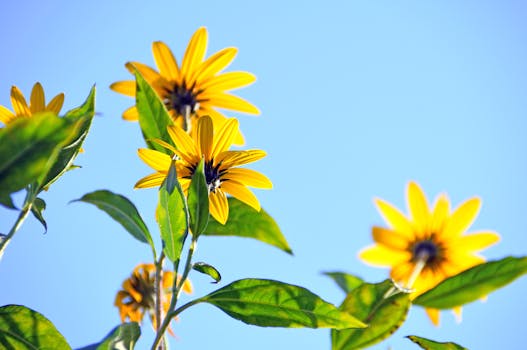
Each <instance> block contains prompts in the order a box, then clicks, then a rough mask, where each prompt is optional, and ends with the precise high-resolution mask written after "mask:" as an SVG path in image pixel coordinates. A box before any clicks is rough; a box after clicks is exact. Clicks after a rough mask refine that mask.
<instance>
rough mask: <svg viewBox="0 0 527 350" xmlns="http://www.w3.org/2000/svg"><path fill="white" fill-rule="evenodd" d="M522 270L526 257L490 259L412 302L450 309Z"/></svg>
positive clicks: (525, 267)
mask: <svg viewBox="0 0 527 350" xmlns="http://www.w3.org/2000/svg"><path fill="white" fill-rule="evenodd" d="M525 273H527V257H521V258H515V257H507V258H504V259H501V260H497V261H489V262H487V263H484V264H480V265H476V266H474V267H472V268H470V269H468V270H465V271H463V272H461V273H459V274H457V275H455V276H452V277H450V278H447V279H445V280H444V281H443V282H441V283H439V284H438V285H437V286H435V287H434V288H433V289H431V290H429V291H428V292H426V293H424V294H422V295H420V296H419V297H417V298H416V299H415V300H414V304H417V305H421V306H425V307H430V308H435V309H451V308H453V307H456V306H460V305H463V304H466V303H470V302H472V301H475V300H477V299H480V298H482V297H484V296H485V295H487V294H489V293H490V292H492V291H494V290H496V289H498V288H501V287H503V286H505V285H507V284H509V283H511V282H512V281H514V280H515V279H516V278H518V277H520V276H521V275H523V274H525Z"/></svg>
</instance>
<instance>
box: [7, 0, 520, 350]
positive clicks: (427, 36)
mask: <svg viewBox="0 0 527 350" xmlns="http://www.w3.org/2000/svg"><path fill="white" fill-rule="evenodd" d="M0 13H1V14H2V15H1V17H2V19H1V21H0V44H1V46H2V53H1V55H0V104H1V105H5V106H9V107H10V101H9V89H10V87H11V85H13V84H14V85H17V86H19V87H20V88H21V89H22V91H23V92H24V93H25V94H26V96H27V95H29V92H30V90H31V86H32V85H33V84H34V82H36V81H40V82H41V83H42V84H43V86H44V89H45V91H46V93H47V96H48V98H50V97H51V96H54V95H55V94H57V93H59V92H65V94H66V101H65V110H67V109H70V108H73V107H75V106H77V105H79V104H80V103H82V102H83V101H84V99H85V97H86V96H87V94H88V92H89V90H90V87H91V86H92V84H94V83H95V84H97V89H98V91H97V92H98V93H97V105H96V106H97V112H98V113H99V115H98V116H97V117H96V118H95V120H94V123H93V127H92V130H91V133H90V135H89V137H88V139H87V141H86V143H85V146H84V148H85V153H84V154H82V155H81V156H80V157H78V158H77V161H76V163H77V164H78V165H81V166H82V169H80V170H75V171H74V172H71V173H68V174H66V175H65V176H64V177H63V178H62V179H61V180H60V181H59V182H58V183H56V184H55V185H54V186H53V187H52V188H51V190H50V191H49V193H45V194H44V195H43V197H44V199H45V200H46V201H47V204H48V210H46V212H45V216H46V218H47V221H48V226H49V230H48V233H47V234H46V235H42V228H41V226H40V225H39V224H38V223H37V222H36V221H35V220H29V221H28V222H27V223H26V225H25V226H24V227H23V228H22V229H21V231H20V232H19V233H18V235H17V236H15V239H14V240H13V241H12V243H11V244H10V246H9V247H8V249H7V251H6V253H5V255H4V257H3V259H2V261H1V263H0V305H3V304H11V303H15V304H24V305H27V306H29V307H31V308H33V309H35V310H37V311H40V312H41V313H43V314H44V315H46V316H47V317H48V318H50V319H51V320H52V321H53V322H54V323H55V325H56V326H57V328H58V329H59V330H60V331H61V332H62V333H63V334H64V336H65V337H66V338H67V339H68V341H69V342H70V344H71V345H72V346H73V347H80V346H83V345H86V344H88V343H91V342H95V341H97V340H99V339H100V338H102V337H103V336H104V335H105V334H106V333H107V332H108V331H109V330H110V329H111V328H112V327H114V326H115V325H117V324H118V323H119V318H118V313H117V310H116V309H115V308H114V306H113V300H114V296H115V293H116V292H117V290H118V289H119V287H120V284H121V282H122V281H123V279H125V278H126V277H127V276H128V275H129V274H130V272H131V270H132V269H133V267H134V266H135V265H136V264H137V263H139V262H148V261H149V259H150V253H149V249H148V247H147V246H145V245H142V244H140V243H138V242H137V241H135V240H134V239H132V238H131V237H129V236H128V235H127V234H126V233H125V232H124V231H123V229H121V227H120V226H118V225H117V224H116V223H114V222H113V221H112V220H111V219H110V218H108V217H107V216H106V215H105V214H104V213H102V212H100V211H98V210H97V209H96V208H95V207H92V206H89V205H87V204H81V203H74V204H68V202H69V201H70V200H72V199H76V198H79V197H81V196H82V195H83V194H85V193H87V192H91V191H93V190H97V189H110V190H112V191H114V192H118V193H121V194H124V195H126V196H128V197H129V198H130V199H131V200H132V201H134V202H135V203H136V205H137V206H138V208H139V210H140V212H141V213H142V214H143V216H144V218H145V220H146V221H147V224H148V226H149V228H150V229H151V231H155V229H156V225H155V222H154V219H153V211H154V208H155V204H156V197H157V195H156V191H155V190H137V191H136V190H133V184H134V183H135V182H136V181H137V180H138V179H139V178H141V177H143V176H144V175H146V174H148V173H150V169H148V167H147V166H146V165H144V164H143V163H142V162H141V161H140V160H139V158H138V157H137V156H136V149H137V148H138V147H142V146H143V141H142V139H141V136H140V132H139V128H138V125H137V124H133V123H128V122H125V121H123V120H121V117H120V116H121V112H122V111H123V110H124V109H125V108H127V107H128V106H129V105H131V104H132V99H129V98H126V97H124V96H122V95H119V94H116V93H114V92H112V91H110V90H109V88H108V86H109V85H110V84H111V83H112V82H114V81H117V80H123V79H128V78H129V75H128V73H127V71H126V70H125V68H124V63H125V62H126V61H129V60H136V61H140V62H143V63H146V64H150V65H153V64H154V62H153V58H152V54H151V43H152V42H153V41H155V40H162V41H164V42H166V43H167V44H168V45H169V46H170V47H171V48H172V49H173V51H174V53H175V55H176V56H177V57H178V58H179V59H181V57H182V54H183V51H184V49H185V47H186V44H187V42H188V40H189V38H190V36H191V35H192V33H193V32H194V31H195V30H196V29H197V28H198V27H200V26H206V27H207V28H208V30H209V39H210V41H209V50H208V53H209V54H210V53H213V52H215V51H217V50H219V49H221V48H223V47H227V46H236V47H238V48H239V54H238V57H237V58H236V60H235V61H234V63H233V64H232V65H231V67H230V70H248V71H251V72H253V73H254V74H256V75H257V76H258V81H257V82H256V83H255V84H254V85H253V86H250V87H248V88H245V89H243V90H240V91H239V93H238V94H239V95H240V96H243V97H244V98H246V99H248V100H249V101H251V102H253V103H254V104H255V105H257V106H258V107H259V108H260V109H261V110H262V115H261V116H259V117H251V116H245V115H240V116H239V120H240V123H241V128H242V130H243V132H244V134H245V136H246V139H247V147H250V148H261V149H265V150H266V151H267V152H268V157H267V158H265V159H264V160H262V161H260V162H258V163H256V164H255V165H254V167H253V168H255V169H257V170H259V171H261V172H263V173H265V174H267V175H268V176H269V177H270V178H271V179H272V180H273V182H274V185H275V188H274V190H272V191H258V193H257V195H258V197H259V199H260V201H261V203H262V206H263V207H264V208H265V209H266V210H267V211H268V212H269V213H271V215H273V216H274V217H275V219H276V220H277V221H278V223H279V224H280V226H281V228H282V230H283V232H284V234H285V236H286V237H287V239H288V241H289V243H290V245H291V246H292V248H293V250H294V252H295V256H294V257H291V256H289V255H287V254H284V253H282V252H281V251H279V250H277V249H275V248H272V247H269V246H266V245H263V244H261V243H259V242H256V241H250V240H243V239H237V238H207V237H204V238H203V239H201V241H200V244H199V247H198V251H197V257H196V258H197V259H198V260H202V261H206V262H209V263H211V264H213V265H215V266H216V267H217V268H218V269H219V270H220V271H221V272H222V275H223V278H224V279H223V282H222V283H223V285H225V284H227V283H229V282H231V281H234V280H236V279H239V278H243V277H260V278H274V279H279V280H282V281H286V282H290V283H294V284H299V285H302V286H305V287H308V288H309V289H311V290H312V291H314V292H316V293H317V294H319V295H321V296H322V297H323V298H325V299H326V300H328V301H331V302H333V303H336V304H338V303H340V302H341V301H342V300H343V298H344V295H343V294H342V293H341V292H340V290H339V289H338V288H337V287H336V286H335V285H334V284H333V282H332V281H330V280H328V279H327V278H325V277H324V276H322V275H321V274H320V272H321V271H327V270H341V271H347V272H350V273H354V274H357V275H359V276H362V277H363V278H365V279H367V280H369V281H380V280H382V279H384V278H385V277H386V276H387V270H383V269H375V268H371V267H368V266H366V265H364V264H363V263H361V262H360V261H359V260H358V259H357V252H358V251H359V250H360V249H361V248H362V247H364V246H366V245H369V244H370V243H371V242H372V241H371V236H370V228H371V226H372V225H379V224H382V220H381V217H380V216H379V215H378V213H377V212H376V210H375V208H374V206H373V204H372V198H373V197H374V196H379V197H382V198H384V199H386V200H388V201H390V202H392V203H394V204H395V205H397V206H398V207H400V208H404V205H405V203H404V188H405V185H406V183H407V181H409V180H416V181H417V182H419V183H420V184H421V185H422V187H423V189H424V190H425V192H426V193H427V195H428V197H429V198H433V197H434V196H435V195H436V194H437V193H438V192H441V191H446V192H448V193H449V195H450V198H451V199H452V201H453V202H454V205H457V204H459V203H460V202H461V201H463V200H464V199H467V198H469V197H471V196H473V195H479V196H481V197H482V198H483V207H482V210H481V212H480V215H479V217H478V219H477V220H476V222H475V224H474V225H473V227H472V228H473V229H474V230H480V229H493V230H496V231H497V232H499V233H500V234H501V235H502V241H501V242H500V243H499V244H498V245H496V246H494V247H492V248H490V249H489V250H487V251H486V252H485V256H486V257H487V258H489V259H498V258H502V257H504V256H506V255H517V256H518V255H525V254H526V253H527V248H526V244H525V243H526V241H527V225H526V224H525V221H524V220H525V216H526V214H527V200H526V198H527V185H526V183H525V179H527V166H526V164H527V163H526V161H525V154H526V153H525V150H526V149H527V137H526V131H527V125H526V121H525V117H526V116H525V115H526V111H527V98H526V96H527V79H526V77H527V46H526V45H525V43H526V42H527V25H526V24H525V18H527V6H526V5H525V3H524V2H523V1H512V0H504V1H484V0H478V1H453V0H452V1H435V2H428V1H426V2H422V1H340V2H339V1H325V2H321V1H320V2H318V1H306V2H302V3H300V2H290V3H288V2H284V1H274V0H268V1H261V2H252V1H251V2H247V1H241V0H240V1H234V0H225V1H206V0H203V1H199V2H193V1H187V2H176V1H151V2H145V1H88V2H77V1H60V0H50V1H31V0H21V1H16V2H14V1H3V2H0ZM230 115H233V114H230ZM16 198H17V200H18V201H20V200H21V198H20V196H18V197H16ZM14 220H15V213H14V212H11V211H8V210H5V209H3V208H0V232H6V231H8V229H9V228H10V226H11V224H12V223H13V222H14ZM192 280H193V282H194V285H195V289H196V291H195V294H196V296H200V295H203V294H206V293H208V292H210V291H212V290H213V288H214V286H213V285H211V284H210V283H209V280H208V279H207V278H206V277H204V276H201V275H199V276H198V275H193V276H192ZM526 290H527V279H526V278H523V279H520V280H518V281H516V282H515V283H514V284H512V285H510V286H508V287H506V288H505V289H503V290H500V291H498V292H496V293H494V294H492V295H491V296H490V297H489V299H488V301H487V302H486V303H480V302H476V303H473V304H470V305H468V306H467V307H466V308H465V309H464V311H465V312H464V319H463V322H462V323H461V324H456V322H455V320H454V317H453V316H452V315H451V314H450V313H448V312H447V313H443V315H442V316H443V317H442V325H441V327H440V328H436V327H434V326H432V325H431V323H430V322H429V321H428V319H427V318H426V316H425V315H424V311H423V310H422V309H420V308H418V307H414V308H413V309H412V310H411V313H410V315H409V317H408V320H407V322H406V323H405V325H404V326H403V327H402V328H401V329H400V330H399V331H398V332H397V333H395V335H394V336H393V337H392V338H390V339H389V340H388V341H386V342H384V343H381V344H380V345H378V346H377V347H376V349H387V348H389V347H391V348H392V349H411V348H416V349H417V347H415V346H414V345H412V344H411V343H410V342H409V341H408V340H405V339H404V338H403V336H405V335H410V334H416V335H420V336H426V337H430V338H432V339H436V340H452V341H456V342H458V343H460V344H462V345H464V346H466V347H468V348H471V349H498V348H502V349H503V348H506V349H522V348H523V347H524V346H525V343H526V341H527V335H526V333H525V323H526V322H527V316H526V314H527V306H526V305H527V304H526V303H525V301H524V298H525V292H526ZM145 325H146V327H144V329H143V336H142V338H141V339H142V340H141V342H140V344H139V347H138V349H143V348H146V347H147V346H149V345H150V344H151V340H152V334H153V332H152V331H151V329H150V326H149V323H148V322H146V323H145ZM174 328H175V332H176V333H177V334H178V339H177V340H176V341H174V342H173V346H172V348H174V349H213V348H215V349H233V350H235V349H247V348H251V349H253V350H259V349H262V350H263V349H265V350H268V349H317V350H318V349H329V348H330V342H329V331H327V330H299V329H296V330H284V329H264V328H257V327H252V326H246V325H245V324H243V323H241V322H238V321H235V320H232V319H230V318H229V317H228V316H226V315H225V314H223V313H222V312H221V311H219V310H217V309H215V308H213V307H212V306H209V305H199V306H197V307H195V308H191V309H189V310H187V311H185V313H183V314H182V317H181V320H180V322H179V323H177V324H176V325H175V327H174Z"/></svg>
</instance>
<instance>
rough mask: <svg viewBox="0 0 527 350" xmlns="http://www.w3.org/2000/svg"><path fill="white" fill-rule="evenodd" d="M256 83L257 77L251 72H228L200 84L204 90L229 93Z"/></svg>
mask: <svg viewBox="0 0 527 350" xmlns="http://www.w3.org/2000/svg"><path fill="white" fill-rule="evenodd" d="M255 81H256V76H255V75H254V74H251V73H249V72H228V73H223V74H221V75H218V76H215V77H213V78H211V79H209V80H208V81H207V82H206V83H203V84H200V87H201V88H202V89H203V90H208V91H228V90H233V89H237V88H240V87H244V86H247V85H249V84H252V83H254V82H255Z"/></svg>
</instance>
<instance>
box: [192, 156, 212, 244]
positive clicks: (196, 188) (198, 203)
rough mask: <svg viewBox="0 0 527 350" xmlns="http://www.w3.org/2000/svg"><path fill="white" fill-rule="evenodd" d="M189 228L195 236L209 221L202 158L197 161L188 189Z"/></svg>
mask: <svg viewBox="0 0 527 350" xmlns="http://www.w3.org/2000/svg"><path fill="white" fill-rule="evenodd" d="M188 211H189V214H190V230H191V231H192V234H193V235H195V236H196V237H197V236H199V235H200V234H202V233H203V231H205V229H206V228H207V224H208V223H209V189H208V186H207V180H206V178H205V170H204V160H203V159H202V160H201V161H200V162H199V165H198V167H197V168H196V170H195V171H194V174H193V175H192V180H191V182H190V187H189V190H188Z"/></svg>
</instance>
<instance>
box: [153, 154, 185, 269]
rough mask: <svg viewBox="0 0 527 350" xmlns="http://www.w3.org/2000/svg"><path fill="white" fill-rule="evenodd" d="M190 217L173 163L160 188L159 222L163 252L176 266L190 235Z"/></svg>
mask: <svg viewBox="0 0 527 350" xmlns="http://www.w3.org/2000/svg"><path fill="white" fill-rule="evenodd" d="M188 216H189V215H188V209H187V203H186V201H185V195H184V194H183V190H182V189H181V185H180V184H179V182H178V181H177V175H176V167H175V165H174V163H172V165H171V166H170V170H169V172H168V176H167V178H166V179H165V181H164V182H163V184H162V185H161V187H160V188H159V204H158V206H157V221H158V224H159V230H160V231H161V239H162V240H163V251H164V252H165V255H166V256H167V258H168V259H170V261H172V262H173V263H175V264H176V265H177V264H178V263H179V259H180V256H181V250H182V249H183V244H184V243H185V239H186V238H187V235H188V222H189V217H188Z"/></svg>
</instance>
